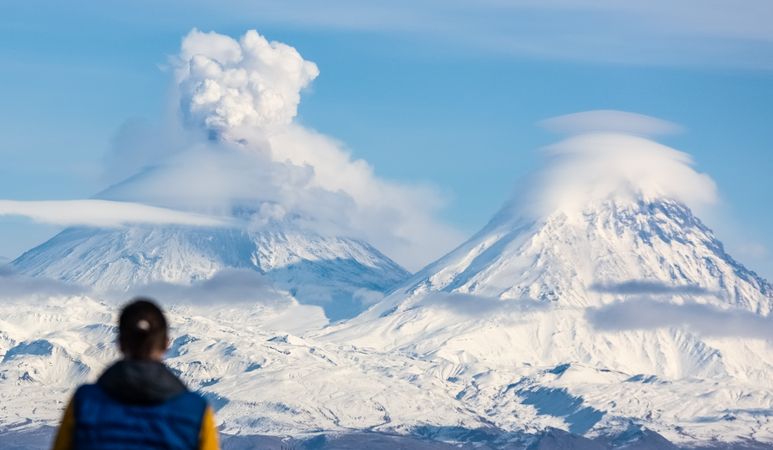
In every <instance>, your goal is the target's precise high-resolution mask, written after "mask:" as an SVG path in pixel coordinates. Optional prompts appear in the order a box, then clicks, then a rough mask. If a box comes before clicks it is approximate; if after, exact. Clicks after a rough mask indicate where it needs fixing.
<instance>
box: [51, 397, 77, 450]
mask: <svg viewBox="0 0 773 450" xmlns="http://www.w3.org/2000/svg"><path fill="white" fill-rule="evenodd" d="M74 433H75V410H74V406H73V402H72V400H70V403H69V404H68V405H67V409H65V410H64V416H63V417H62V423H61V424H59V429H58V430H57V432H56V438H55V439H54V446H53V447H52V450H72V448H73V437H74V436H73V435H74Z"/></svg>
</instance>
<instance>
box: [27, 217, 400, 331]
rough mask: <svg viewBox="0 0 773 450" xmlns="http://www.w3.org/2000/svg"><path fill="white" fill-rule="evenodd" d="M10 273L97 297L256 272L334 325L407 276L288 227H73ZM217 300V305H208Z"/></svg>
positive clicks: (360, 251) (363, 253) (357, 249)
mask: <svg viewBox="0 0 773 450" xmlns="http://www.w3.org/2000/svg"><path fill="white" fill-rule="evenodd" d="M12 266H13V267H14V268H15V269H16V270H17V271H19V272H20V273H22V274H24V275H28V276H32V277H46V278H52V279H57V280H62V281H66V282H70V283H77V284H81V285H85V286H90V287H94V288H96V289H98V290H101V291H108V290H113V291H114V290H118V291H122V290H130V289H134V288H140V289H141V287H142V286H144V285H148V284H151V283H157V282H164V283H174V284H191V283H195V282H199V281H202V280H207V279H209V278H211V277H213V276H214V275H215V274H217V273H218V272H219V271H222V270H224V269H246V270H255V271H257V272H258V273H260V274H263V275H265V276H267V277H268V279H269V280H270V281H272V282H273V283H274V285H275V286H276V287H277V288H279V289H282V290H285V291H288V292H289V293H290V294H291V295H293V296H294V297H296V298H297V299H298V300H299V301H300V302H302V303H307V304H313V305H318V306H322V307H323V308H324V309H325V312H326V314H327V315H328V317H329V318H330V319H332V320H338V319H341V318H345V317H351V316H353V315H355V314H357V313H358V312H360V311H361V310H362V309H363V308H364V307H366V306H367V304H363V302H362V299H367V298H369V297H368V295H369V294H371V297H372V293H373V292H376V293H382V292H385V291H386V290H387V289H389V288H390V287H392V286H394V285H395V284H396V283H398V282H400V281H402V280H404V279H405V278H406V277H407V276H408V273H407V272H406V271H405V270H404V269H403V268H401V267H400V266H399V265H398V264H396V263H395V262H393V261H392V260H391V259H389V258H388V257H386V256H384V255H383V254H382V253H380V252H379V251H378V250H376V249H375V248H373V247H372V246H370V245H369V244H367V243H365V242H363V241H360V240H356V239H349V238H343V237H328V236H322V235H320V234H316V233H313V232H308V231H301V230H297V229H292V228H289V227H280V226H274V227H266V228H263V229H260V230H258V231H252V232H249V231H245V230H241V229H231V228H202V227H184V226H157V227H150V226H134V227H128V228H121V229H97V228H83V227H81V228H70V229H67V230H65V231H63V232H61V233H60V234H58V235H56V236H55V237H53V238H52V239H50V240H49V241H47V242H45V243H43V244H42V245H40V246H38V247H36V248H34V249H32V250H30V251H28V252H26V253H24V254H23V255H21V256H20V257H19V258H17V259H16V260H15V261H13V262H12ZM213 301H214V300H213Z"/></svg>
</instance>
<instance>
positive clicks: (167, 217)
mask: <svg viewBox="0 0 773 450" xmlns="http://www.w3.org/2000/svg"><path fill="white" fill-rule="evenodd" d="M0 216H20V217H27V218H29V219H32V220H34V221H36V222H42V223H48V224H54V225H66V226H72V225H85V226H95V227H118V226H123V225H128V224H169V225H192V226H210V227H213V226H214V227H216V226H226V225H229V224H230V223H231V221H230V220H229V219H224V218H218V217H211V216H207V215H203V214H197V213H192V212H185V211H178V210H174V209H168V208H159V207H156V206H149V205H144V204H140V203H131V202H116V201H108V200H91V199H89V200H53V201H16V200H0Z"/></svg>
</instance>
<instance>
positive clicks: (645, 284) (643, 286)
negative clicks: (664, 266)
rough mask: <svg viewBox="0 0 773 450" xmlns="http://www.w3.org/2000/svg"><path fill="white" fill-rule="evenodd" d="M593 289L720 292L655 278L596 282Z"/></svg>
mask: <svg viewBox="0 0 773 450" xmlns="http://www.w3.org/2000/svg"><path fill="white" fill-rule="evenodd" d="M590 290H591V291H595V292H600V293H602V294H614V295H647V294H649V295H668V294H671V295H694V296H703V295H712V296H717V295H719V293H717V292H714V291H710V290H708V289H706V288H703V287H701V286H698V285H694V284H686V285H670V284H666V283H663V282H661V281H653V280H629V281H624V282H621V283H594V284H592V285H591V286H590Z"/></svg>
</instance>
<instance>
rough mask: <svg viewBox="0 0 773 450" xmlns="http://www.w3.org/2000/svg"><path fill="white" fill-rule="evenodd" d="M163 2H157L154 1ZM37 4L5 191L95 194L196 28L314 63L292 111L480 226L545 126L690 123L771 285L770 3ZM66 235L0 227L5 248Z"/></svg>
mask: <svg viewBox="0 0 773 450" xmlns="http://www.w3.org/2000/svg"><path fill="white" fill-rule="evenodd" d="M158 3H163V4H161V5H159V4H158ZM619 3H620V2H611V1H609V2H607V1H598V2H586V1H581V0H578V1H568V0H563V1H547V2H529V1H512V2H502V1H496V0H485V1H480V2H461V1H447V2H435V1H418V2H400V1H395V2H345V1H344V2H325V4H324V7H319V6H316V5H317V3H316V2H310V1H301V2H286V1H285V2H260V1H258V2H247V1H226V2H209V3H207V2H195V1H194V2H185V3H183V2H150V1H136V2H99V3H97V2H68V3H67V4H64V2H38V1H29V2H23V3H14V4H13V5H12V6H9V5H6V6H4V7H3V12H2V14H0V58H2V61H3V66H2V67H3V70H2V71H0V98H2V107H0V121H1V122H2V123H3V131H4V132H3V135H4V136H3V139H2V141H0V157H2V161H3V164H2V166H0V197H1V198H10V199H19V200H52V199H72V198H86V197H89V196H91V195H93V194H95V193H96V192H98V191H100V190H102V189H103V188H104V187H106V184H107V179H106V177H105V174H104V166H105V164H104V158H105V154H106V153H107V152H108V151H109V150H110V148H111V145H112V144H111V142H112V141H113V139H114V137H115V136H116V134H117V133H118V131H119V129H120V128H121V127H122V126H124V125H125V124H126V123H127V121H129V122H137V121H140V122H144V123H151V124H152V123H157V122H159V121H161V120H162V118H163V116H164V115H165V114H166V111H167V110H168V107H169V96H168V93H169V88H170V84H171V81H170V80H171V74H170V70H169V69H168V56H169V55H174V54H176V53H177V52H178V51H179V46H180V42H181V39H182V38H183V36H184V35H185V34H186V33H188V32H189V31H190V30H191V29H192V28H194V27H195V28H198V29H201V30H203V31H209V30H215V31H217V32H219V33H223V34H228V35H231V36H234V37H236V36H239V35H241V34H243V33H244V32H245V31H246V30H247V29H253V28H254V29H256V30H258V31H259V32H260V33H262V34H263V35H265V36H266V37H268V38H269V39H272V40H279V41H282V42H285V43H287V44H289V45H292V46H293V47H295V48H297V49H298V51H299V52H300V53H301V54H302V55H303V57H304V58H305V59H307V60H310V61H314V62H315V63H316V64H317V65H318V67H319V69H320V75H319V77H318V78H317V79H316V80H315V81H314V82H313V85H312V87H311V89H310V90H308V91H306V92H305V93H304V97H303V101H302V102H301V104H300V109H299V117H298V120H299V121H300V122H301V123H303V124H304V125H305V126H307V127H310V128H313V129H316V130H319V131H321V132H323V133H325V134H326V135H329V136H333V137H335V138H336V139H338V140H340V141H342V142H343V143H345V145H346V147H347V148H348V149H349V150H350V151H351V152H352V153H353V154H354V156H356V157H358V158H363V159H365V160H367V161H368V162H369V163H371V164H372V165H373V166H374V167H375V170H376V172H377V173H378V174H379V175H380V176H382V177H384V178H388V179H393V180H398V181H402V182H406V183H414V182H425V183H430V184H432V185H434V186H435V187H436V188H437V189H439V190H440V191H441V192H442V193H443V195H444V197H446V199H447V205H446V207H445V208H444V209H443V210H442V211H441V213H440V215H441V218H442V220H444V221H445V222H447V223H449V224H451V225H453V226H455V227H457V228H458V229H460V230H461V231H462V232H463V233H467V234H471V233H472V232H474V231H475V230H476V229H478V228H479V227H481V226H482V225H483V224H484V223H485V222H486V221H487V220H488V219H489V218H490V216H491V215H492V214H493V213H494V212H495V211H496V210H497V209H498V208H499V206H500V205H501V204H502V203H503V202H504V201H505V200H506V199H507V198H508V197H509V196H510V195H511V192H512V189H513V186H514V185H515V182H516V181H517V180H518V179H519V178H520V177H522V176H523V175H525V174H527V173H529V172H530V171H531V170H533V169H534V168H535V165H536V164H537V161H538V159H537V152H536V149H538V148H539V147H541V146H543V145H546V144H549V143H551V142H554V141H555V140H556V139H557V138H556V136H554V135H551V134H549V133H547V132H545V131H544V130H541V129H540V128H539V127H538V126H537V125H536V123H537V122H539V121H540V120H543V119H546V118H549V117H553V116H557V115H562V114H568V113H573V112H578V111H585V110H593V109H619V110H625V111H632V112H637V113H641V114H647V115H651V116H655V117H659V118H663V119H666V120H669V121H672V122H676V123H678V124H681V125H682V126H683V127H684V129H685V131H684V132H683V133H681V134H677V135H673V136H668V137H666V138H664V139H662V142H664V143H666V144H668V145H670V146H673V147H675V148H678V149H680V150H683V151H686V152H688V153H690V154H692V155H693V157H694V158H695V160H696V162H697V168H698V169H699V170H701V171H704V172H707V173H709V174H710V175H711V176H712V177H713V178H714V180H715V181H716V182H717V184H718V187H719V192H720V197H721V202H720V205H719V206H718V207H717V208H715V209H714V210H713V211H712V212H710V213H708V214H707V217H704V219H705V220H706V222H708V224H709V225H710V226H712V227H713V228H714V229H715V230H716V231H717V233H718V235H719V237H720V238H721V239H723V240H724V241H725V242H726V244H727V245H728V246H729V247H730V250H731V252H732V253H733V254H734V255H736V257H737V258H738V259H739V260H741V261H742V262H744V263H745V264H747V265H749V266H750V267H751V268H752V269H754V270H757V271H759V272H761V273H762V274H763V275H765V276H767V277H768V278H769V279H770V278H773V254H772V253H771V252H772V251H773V237H772V236H770V233H769V230H770V229H772V228H773V211H772V210H771V207H770V201H769V198H770V193H771V192H773V177H770V173H771V171H773V156H771V151H773V126H771V125H772V124H773V106H772V105H773V30H772V29H770V27H769V26H768V25H767V23H766V21H767V20H768V19H769V18H770V17H773V7H771V6H770V4H769V3H768V2H764V1H751V2H749V3H748V4H747V5H746V7H745V8H743V10H741V8H737V7H736V5H735V4H734V3H733V2H722V1H712V2H709V3H703V2H699V1H692V0H688V1H682V2H676V3H675V2H664V1H659V0H657V1H651V2H637V1H633V2H625V5H620V4H619ZM56 230H57V228H56V227H53V226H47V225H37V224H31V223H30V222H28V221H26V220H23V219H7V218H4V219H3V220H2V222H0V232H1V233H2V234H3V236H4V239H3V240H2V241H0V256H4V257H6V258H13V257H15V256H17V255H18V253H19V252H21V251H23V250H25V249H27V248H29V247H30V246H32V245H35V244H37V243H39V242H41V241H42V240H44V239H46V238H47V237H49V236H50V235H51V234H52V233H54V232H55V231H56Z"/></svg>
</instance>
